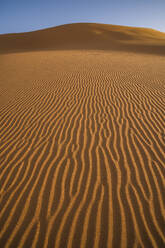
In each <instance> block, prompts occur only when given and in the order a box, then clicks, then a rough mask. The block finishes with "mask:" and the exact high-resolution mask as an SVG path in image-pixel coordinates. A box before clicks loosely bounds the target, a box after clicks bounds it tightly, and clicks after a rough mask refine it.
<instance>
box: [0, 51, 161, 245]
mask: <svg viewBox="0 0 165 248" xmlns="http://www.w3.org/2000/svg"><path fill="white" fill-rule="evenodd" d="M0 71H1V72H0V132H1V137H0V183H1V187H0V202H1V203H0V205H1V210H0V244H1V247H5V248H7V247H10V248H15V247H27V248H30V247H44V248H47V247H50V248H52V247H55V248H66V247H67V248H79V247H80V248H111V247H112V248H118V247H122V248H126V247H128V248H129V247H130V248H141V247H142V248H151V247H154V248H155V247H157V248H163V247H164V242H165V237H164V230H165V229H164V227H165V218H164V216H165V215H164V214H165V212H164V209H165V208H164V206H165V205H164V204H165V197H163V195H164V185H165V180H164V175H165V157H164V151H165V112H164V111H165V58H164V56H161V55H160V54H152V53H150V54H149V53H148V54H147V53H142V52H141V53H134V52H131V51H130V52H129V51H117V50H114V51H113V50H109V51H108V50H106V51H105V50H102V51H101V50H87V49H85V50H82V49H81V50H59V51H57V50H56V51H55V50H51V51H26V52H25V51H22V52H19V53H18V52H16V53H14V52H13V53H8V54H7V53H6V54H1V55H0Z"/></svg>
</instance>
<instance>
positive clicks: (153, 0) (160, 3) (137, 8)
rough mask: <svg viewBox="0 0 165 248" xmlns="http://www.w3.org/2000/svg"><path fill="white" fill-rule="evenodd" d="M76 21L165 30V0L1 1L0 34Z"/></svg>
mask: <svg viewBox="0 0 165 248" xmlns="http://www.w3.org/2000/svg"><path fill="white" fill-rule="evenodd" d="M73 22H98V23H106V24H118V25H128V26H138V27H151V28H154V29H157V30H160V31H163V32H165V0H81V1H80V0H0V33H1V34H2V33H17V32H25V31H31V30H37V29H42V28H47V27H53V26H57V25H61V24H66V23H73Z"/></svg>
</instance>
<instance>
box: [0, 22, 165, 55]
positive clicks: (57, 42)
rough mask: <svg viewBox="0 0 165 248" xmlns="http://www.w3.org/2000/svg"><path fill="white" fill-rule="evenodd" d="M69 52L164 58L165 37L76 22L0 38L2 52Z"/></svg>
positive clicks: (133, 29)
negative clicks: (121, 53)
mask: <svg viewBox="0 0 165 248" xmlns="http://www.w3.org/2000/svg"><path fill="white" fill-rule="evenodd" d="M70 49H74V50H75V49H76V50H77V49H78V50H79V49H83V50H89V49H90V50H97V49H99V50H110V51H114V50H115V51H132V52H135V53H139V52H141V53H149V54H159V55H165V34H164V33H161V32H158V31H156V30H152V29H147V28H131V27H123V26H115V25H106V24H95V23H85V24H84V23H78V24H77V23H75V24H67V25H62V26H58V27H55V28H49V29H45V30H39V31H35V32H29V33H22V34H6V35H0V53H9V52H23V51H34V50H38V51H40V50H70Z"/></svg>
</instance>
